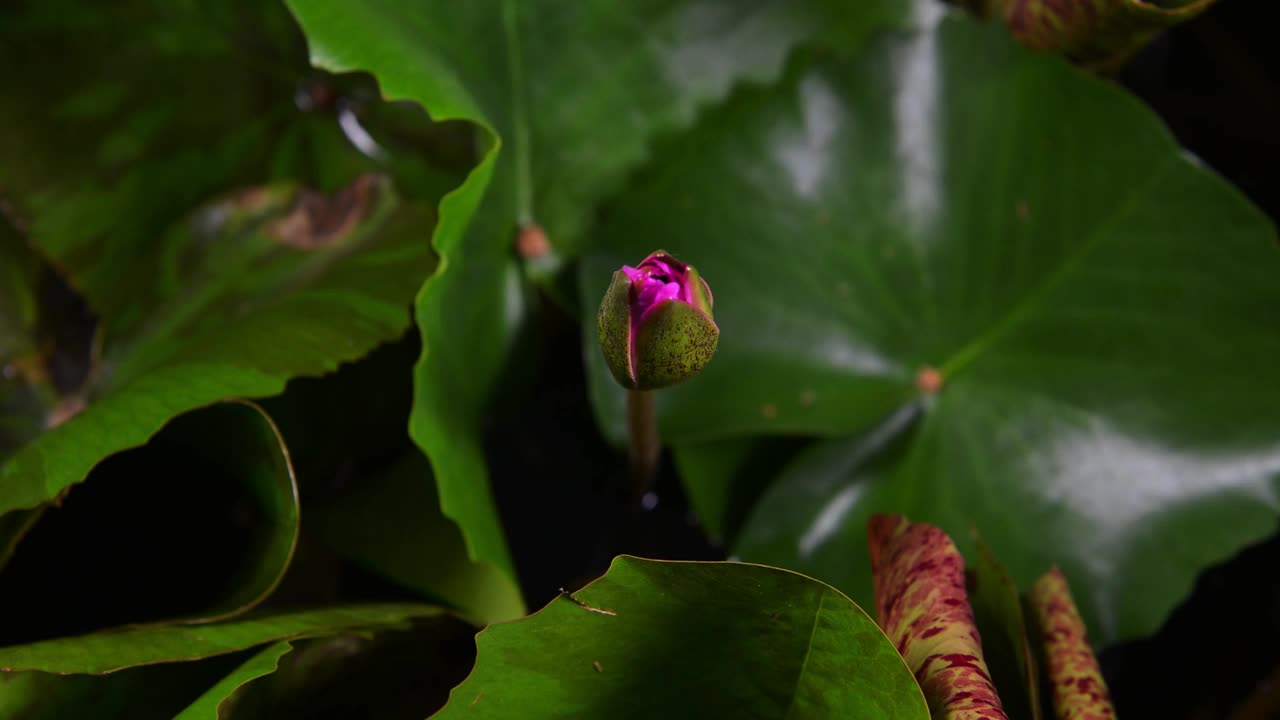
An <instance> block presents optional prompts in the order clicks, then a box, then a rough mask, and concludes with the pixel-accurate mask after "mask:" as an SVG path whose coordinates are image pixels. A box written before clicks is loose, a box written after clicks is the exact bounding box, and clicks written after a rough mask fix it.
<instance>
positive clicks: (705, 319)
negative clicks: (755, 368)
mask: <svg viewBox="0 0 1280 720" xmlns="http://www.w3.org/2000/svg"><path fill="white" fill-rule="evenodd" d="M614 282H615V284H616V283H617V280H616V279H615V281H614ZM696 287H702V283H701V279H700V278H699V283H698V286H696ZM609 293H610V294H612V293H613V290H612V288H611V289H610V291H609ZM606 297H607V296H606ZM707 298H708V305H709V304H710V299H709V298H710V294H709V293H708V295H707ZM719 342H720V328H719V327H717V326H716V324H715V322H714V321H713V320H712V319H711V317H710V316H709V314H707V313H704V312H702V311H701V310H699V309H697V308H695V307H694V306H692V305H689V304H688V303H685V302H681V301H680V300H667V301H665V302H663V303H660V304H658V305H656V306H654V307H652V308H650V309H649V311H648V312H646V313H645V316H644V320H643V321H642V322H641V323H640V327H639V329H638V330H637V331H636V338H635V358H636V382H635V389H638V390H656V389H658V388H663V387H667V386H668V385H675V384H676V383H679V382H684V381H685V380H688V379H689V378H691V377H693V376H694V375H696V374H698V371H700V370H702V368H704V367H706V365H707V363H709V362H711V357H712V356H713V355H715V354H716V345H717V344H719ZM605 356H606V358H607V357H608V352H607V351H606V354H605ZM614 375H615V376H616V375H617V372H616V371H615V373H614Z"/></svg>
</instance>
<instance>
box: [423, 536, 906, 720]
mask: <svg viewBox="0 0 1280 720" xmlns="http://www.w3.org/2000/svg"><path fill="white" fill-rule="evenodd" d="M477 645H478V648H479V658H478V660H477V664H476V668H475V670H474V671H473V672H472V674H471V676H470V677H468V678H467V680H466V681H465V682H463V684H462V685H460V686H458V687H457V688H455V689H454V691H453V694H452V695H451V700H450V703H449V705H447V706H446V707H445V709H444V710H443V711H441V712H440V713H439V714H438V715H437V716H436V717H440V718H452V717H459V716H466V717H487V718H506V717H511V718H515V717H527V716H528V714H529V713H530V712H533V713H535V714H540V715H546V716H549V717H584V716H590V717H618V718H633V717H634V718H640V717H654V716H655V714H674V715H676V716H681V717H754V718H784V717H867V718H874V717H886V718H888V717H895V718H925V717H927V716H928V711H927V709H926V707H925V704H924V698H923V696H922V695H921V694H920V690H919V688H918V687H917V686H916V684H915V680H914V679H913V678H912V677H911V673H910V672H909V671H908V670H907V668H906V666H905V665H904V664H903V662H902V658H901V657H900V656H899V655H898V654H897V651H896V650H894V649H893V646H892V645H890V644H889V642H888V640H887V639H886V638H885V637H884V634H883V633H881V632H880V630H879V628H877V627H876V626H875V623H874V622H873V621H872V620H871V618H869V617H868V616H867V615H866V614H865V613H864V612H862V611H861V610H860V609H859V608H858V607H857V606H856V605H854V604H853V603H851V602H850V601H849V600H848V599H847V598H845V597H843V596H842V595H840V594H839V593H838V592H835V591H834V590H832V589H831V588H829V587H827V586H825V585H822V584H821V583H816V582H814V581H812V580H809V579H808V578H805V577H803V576H801V575H796V574H794V573H790V572H787V571H784V570H779V569H776V568H767V567H761V566H753V565H744V564H739V563H679V562H657V561H650V560H641V559H638V558H630V557H625V556H624V557H620V558H618V559H616V560H615V561H614V563H613V566H612V568H611V569H610V571H609V572H608V573H607V574H606V575H605V576H604V577H603V578H601V579H599V580H597V581H595V582H594V583H592V584H591V585H589V586H587V587H586V588H584V589H583V590H581V591H579V592H578V593H576V594H575V596H574V598H573V599H570V598H565V597H561V598H560V599H558V600H556V601H554V602H553V603H551V604H550V605H548V606H547V607H546V608H544V609H543V610H542V611H540V612H538V613H536V614H535V615H533V616H531V617H530V618H527V619H525V620H521V621H517V622H514V623H509V624H504V625H495V626H492V627H490V628H488V629H487V630H485V631H484V632H482V633H481V634H480V635H479V636H478V638H477Z"/></svg>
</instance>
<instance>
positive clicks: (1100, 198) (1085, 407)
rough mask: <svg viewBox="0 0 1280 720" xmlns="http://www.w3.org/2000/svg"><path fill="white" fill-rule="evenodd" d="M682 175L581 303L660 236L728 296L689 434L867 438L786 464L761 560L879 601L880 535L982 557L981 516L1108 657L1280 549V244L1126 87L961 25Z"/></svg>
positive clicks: (921, 40)
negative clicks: (887, 529)
mask: <svg viewBox="0 0 1280 720" xmlns="http://www.w3.org/2000/svg"><path fill="white" fill-rule="evenodd" d="M922 78H924V79H922ZM926 79H927V81H926ZM1010 107H1015V108H1017V112H998V111H997V110H996V109H997V108H1010ZM662 156H663V157H665V158H670V160H669V161H666V162H661V163H658V164H657V165H656V166H655V167H654V168H653V169H652V170H651V171H649V172H646V173H645V174H644V175H643V176H642V177H641V178H639V179H638V181H637V184H636V187H635V188H634V189H633V191H632V192H630V193H629V194H628V195H627V197H626V198H624V199H620V200H619V201H618V202H616V203H613V204H611V205H610V206H609V207H608V208H607V209H606V211H605V213H604V216H605V218H606V219H605V221H604V223H603V228H602V232H601V235H602V237H605V238H608V241H607V243H606V244H605V246H604V247H602V249H601V250H600V252H598V253H596V254H593V255H592V256H590V257H589V258H587V260H586V262H584V269H583V272H582V274H581V276H580V277H581V279H582V288H583V295H582V298H583V302H584V303H585V302H586V300H587V299H588V298H591V297H593V296H596V295H597V293H599V292H602V291H603V288H602V286H601V283H602V282H604V281H605V280H604V279H605V278H607V275H601V272H602V271H603V270H604V269H605V268H609V267H612V266H613V265H615V264H616V263H618V262H620V261H621V260H622V259H623V258H626V257H629V256H633V255H635V254H636V253H642V252H644V248H645V247H647V243H648V238H650V237H652V236H653V235H654V234H655V233H659V232H661V233H665V237H666V240H665V244H666V245H667V246H668V247H670V248H672V249H673V251H675V250H677V249H678V250H679V252H681V253H682V256H685V257H688V258H690V259H691V260H693V261H695V262H697V263H698V265H699V267H700V269H701V270H703V271H704V272H705V274H706V275H707V277H708V278H710V280H711V282H713V283H714V286H715V289H716V320H717V323H718V324H719V325H720V328H721V339H720V347H719V350H718V351H717V357H716V361H715V362H714V363H712V364H711V365H710V366H708V368H707V370H706V371H705V372H704V373H703V374H702V375H701V376H700V377H698V378H696V379H695V380H693V381H691V382H690V383H687V384H685V385H683V386H681V387H678V388H673V389H671V390H670V391H669V392H668V393H666V397H665V398H664V401H663V402H662V403H660V404H659V411H660V424H661V426H662V429H663V433H664V436H665V437H666V439H667V440H669V441H671V442H673V443H675V444H677V445H679V444H687V443H695V442H703V441H708V440H712V439H715V438H717V437H736V436H742V435H751V434H760V433H772V434H794V433H813V434H820V435H827V436H832V437H839V436H842V435H845V436H847V435H849V434H850V433H856V434H858V435H855V436H850V437H846V438H845V439H837V440H832V441H831V442H830V443H829V444H828V445H826V446H823V447H820V448H815V449H814V450H813V451H811V452H810V453H808V454H807V455H806V456H805V457H802V458H800V459H798V460H797V461H796V464H795V465H794V466H793V467H792V468H791V469H790V470H789V471H785V472H784V473H783V475H782V477H781V478H779V480H778V481H777V483H776V484H775V486H774V487H773V488H772V489H771V491H770V492H768V493H767V494H766V495H765V496H764V497H763V498H762V500H761V501H760V503H759V505H758V507H757V511H756V512H755V513H754V514H753V516H752V518H750V519H749V520H748V521H747V524H746V527H745V529H744V531H743V534H742V537H741V539H740V540H739V542H738V545H737V547H735V548H734V550H735V552H736V553H737V554H738V555H739V556H741V557H743V558H745V559H749V560H753V561H760V562H767V563H770V564H776V565H781V566H786V567H792V568H796V569H798V570H804V571H806V572H811V573H813V574H815V575H816V576H818V577H820V578H822V579H825V580H829V581H831V582H833V583H835V584H836V585H837V586H838V587H841V588H842V589H844V590H846V591H848V592H849V593H850V595H851V596H852V597H854V598H856V599H860V600H864V601H865V600H867V599H868V598H870V596H871V594H870V582H869V580H868V577H869V576H868V574H867V571H868V567H867V565H866V563H865V561H864V560H862V559H861V557H862V548H863V547H864V544H863V543H864V541H863V539H862V530H861V529H862V528H863V527H864V526H865V523H866V521H867V519H868V518H869V517H870V515H871V514H873V513H875V512H901V513H906V514H909V515H911V516H912V517H913V518H915V519H918V520H919V521H921V522H929V523H932V524H936V525H938V526H939V527H941V528H943V529H944V530H946V531H947V532H948V533H950V534H952V535H953V536H955V537H957V538H959V539H960V542H959V544H960V546H961V549H962V551H968V550H969V549H970V546H969V545H968V543H967V540H966V534H967V531H968V528H969V527H970V525H971V524H976V525H977V526H979V527H981V528H982V530H983V533H984V536H985V537H986V539H987V540H988V541H989V542H990V543H991V545H992V547H993V548H994V549H995V551H996V552H998V553H999V555H1000V556H1001V557H1002V558H1004V559H1005V561H1006V563H1007V564H1008V566H1009V570H1010V572H1011V574H1012V576H1013V578H1014V580H1015V581H1016V582H1018V583H1019V584H1023V585H1025V584H1027V583H1029V582H1030V581H1031V580H1033V579H1034V578H1035V577H1037V576H1038V575H1039V573H1040V572H1042V571H1043V568H1045V567H1048V566H1049V565H1051V564H1054V563H1057V564H1059V565H1061V566H1062V567H1063V569H1064V571H1065V572H1067V573H1068V574H1069V575H1070V576H1071V577H1072V578H1073V580H1074V581H1075V582H1077V583H1079V584H1080V586H1081V587H1082V588H1085V590H1083V591H1082V592H1081V612H1082V614H1083V615H1084V616H1085V618H1086V622H1087V623H1088V625H1089V627H1090V628H1091V630H1092V631H1093V632H1094V633H1095V635H1094V637H1095V638H1097V639H1099V640H1100V641H1102V642H1103V643H1111V642H1115V641H1118V640H1121V639H1125V638H1133V637H1137V636H1141V635H1144V634H1147V633H1150V632H1152V631H1154V630H1155V629H1156V628H1157V627H1158V626H1159V624H1160V623H1161V622H1162V621H1163V620H1164V618H1165V616H1166V615H1167V614H1168V612H1169V611H1170V610H1171V609H1172V608H1173V607H1174V605H1175V604H1176V603H1177V602H1178V599H1179V598H1181V597H1182V596H1183V595H1184V594H1185V593H1186V592H1187V591H1188V590H1189V589H1190V587H1191V584H1192V581H1193V579H1194V577H1195V575H1196V573H1197V572H1199V571H1200V570H1201V569H1203V568H1204V567H1206V566H1208V565H1210V564H1212V563H1214V562H1218V561H1221V560H1222V559H1224V558H1226V557H1228V556H1229V555H1230V554H1231V553H1233V552H1235V551H1236V550H1238V549H1239V548H1240V547H1242V546H1243V545H1245V544H1247V543H1249V542H1251V541H1254V540H1257V539H1258V538H1260V537H1262V536H1264V535H1266V534H1267V533H1269V532H1271V531H1273V530H1274V527H1275V513H1276V510H1277V508H1280V447H1278V446H1277V445H1276V443H1275V437H1277V434H1278V433H1280V396H1278V395H1277V392H1276V386H1275V383H1274V382H1271V381H1270V380H1269V379H1268V378H1269V377H1270V376H1271V375H1272V374H1273V368H1274V367H1275V365H1276V362H1277V361H1280V332H1277V326H1276V324H1275V322H1274V317H1275V316H1276V313H1277V312H1278V311H1280V286H1278V285H1277V284H1276V283H1275V282H1274V278H1275V277H1277V275H1278V274H1280V252H1277V243H1276V236H1275V231H1274V228H1273V227H1271V225H1270V223H1269V222H1268V221H1267V220H1266V218H1265V217H1264V216H1263V215H1262V214H1261V213H1260V212H1259V211H1258V210H1257V209H1256V208H1254V207H1252V206H1251V205H1250V204H1249V203H1248V202H1247V201H1246V200H1245V199H1244V198H1243V197H1241V196H1240V194H1239V193H1237V192H1236V191H1235V190H1233V189H1232V188H1230V187H1229V186H1227V185H1226V184H1225V183H1223V182H1222V181H1221V180H1220V179H1219V178H1217V177H1215V176H1214V175H1213V174H1212V173H1211V172H1208V171H1206V170H1205V169H1204V168H1203V167H1201V166H1199V165H1198V164H1196V163H1195V162H1194V161H1191V160H1189V159H1188V158H1187V157H1185V155H1184V154H1183V153H1182V151H1181V150H1179V149H1178V148H1177V146H1176V144H1175V142H1174V139H1173V138H1172V136H1171V135H1170V134H1169V132H1168V131H1167V130H1166V129H1165V128H1164V127H1162V126H1161V125H1160V123H1159V122H1158V121H1157V120H1156V119H1155V118H1154V117H1152V115H1151V114H1150V113H1149V112H1148V111H1147V110H1146V109H1144V108H1142V107H1141V105H1140V104H1139V103H1137V102H1136V101H1135V100H1133V99H1132V98H1130V97H1128V96H1126V95H1125V94H1123V92H1121V91H1120V90H1118V89H1116V88H1114V87H1112V86H1109V85H1106V84H1103V83H1101V82H1099V81H1097V80H1095V79H1092V78H1090V77H1088V76H1086V75H1084V74H1083V73H1080V72H1079V71H1077V70H1075V69H1073V68H1071V67H1069V66H1067V65H1066V64H1065V63H1063V62H1062V61H1060V60H1057V59H1055V58H1051V57H1046V56H1042V55H1036V54H1034V53H1030V52H1028V51H1026V50H1024V49H1022V48H1020V47H1018V46H1017V45H1015V44H1014V43H1012V42H1011V41H1009V40H1008V39H1007V38H1005V37H1004V36H1003V35H1002V34H1001V33H1000V31H999V29H998V28H981V27H979V26H977V25H976V24H974V23H972V22H970V21H968V20H966V19H964V18H962V17H958V16H951V17H947V18H944V19H943V20H942V21H941V22H940V23H939V24H937V25H936V26H931V27H926V28H924V29H922V30H920V31H917V32H915V33H911V34H897V35H885V36H881V37H880V38H879V40H878V41H877V42H876V43H875V44H874V46H873V48H872V49H870V50H869V51H867V52H866V53H863V54H862V55H860V56H857V57H854V58H849V59H844V60H828V61H822V62H819V63H815V64H814V65H812V66H810V67H807V68H797V70H796V71H795V72H794V73H793V76H792V77H790V78H789V80H788V82H787V83H786V84H785V85H784V86H781V87H780V88H779V89H777V90H775V91H772V92H757V93H744V94H743V95H742V97H740V98H739V99H738V100H737V101H735V102H734V103H731V104H730V105H729V106H727V107H726V108H724V109H723V110H721V111H718V112H717V113H715V114H714V115H713V116H710V117H708V119H707V121H706V122H705V123H703V124H702V125H700V126H699V128H698V129H697V130H696V131H695V132H693V133H690V134H689V135H688V136H687V137H683V138H679V139H677V140H675V141H673V143H672V145H671V147H667V148H665V149H664V151H663V153H662ZM1049 169H1051V171H1050V170H1049ZM659 223H660V225H661V227H659ZM743 248H750V249H749V250H743ZM1268 318H1271V319H1268ZM583 321H584V323H585V322H586V321H587V318H586V317H585V316H584V318H583ZM588 358H589V359H592V360H594V361H595V362H594V365H593V366H592V368H591V371H592V386H593V399H594V401H595V403H596V409H597V414H598V417H600V418H601V419H602V424H604V425H605V426H606V427H608V426H609V423H608V422H604V421H605V420H608V419H610V418H612V417H613V416H614V414H615V412H616V409H615V403H616V402H617V400H618V398H617V394H616V393H615V392H613V391H612V389H610V388H609V385H610V384H611V382H612V381H611V380H610V379H609V378H608V376H607V373H606V372H605V371H604V369H603V368H602V367H601V365H602V363H600V362H599V361H598V359H596V358H594V357H593V356H592V355H591V354H588ZM928 369H940V370H941V379H942V384H941V387H940V388H938V389H936V392H935V391H934V390H930V389H929V388H927V383H923V382H919V381H918V378H920V377H922V375H921V373H922V371H926V370H928ZM913 408H915V409H914V410H913ZM912 412H918V413H919V417H918V418H917V419H916V420H915V421H912V422H902V423H896V425H895V422H896V421H895V420H894V418H899V417H902V413H912ZM890 426H894V427H890ZM880 435H885V437H882V438H881V439H880V440H877V441H876V442H872V443H870V447H866V444H867V443H866V442H864V441H865V440H866V439H867V438H869V437H875V436H880ZM1224 518H1230V521H1229V522H1224Z"/></svg>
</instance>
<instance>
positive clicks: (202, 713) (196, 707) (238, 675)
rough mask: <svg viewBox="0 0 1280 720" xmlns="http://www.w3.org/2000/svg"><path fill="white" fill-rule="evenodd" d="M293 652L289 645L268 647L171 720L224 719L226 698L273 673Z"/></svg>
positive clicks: (286, 643) (275, 644) (284, 643)
mask: <svg viewBox="0 0 1280 720" xmlns="http://www.w3.org/2000/svg"><path fill="white" fill-rule="evenodd" d="M292 649H293V646H292V645H290V644H289V643H288V642H278V643H273V644H271V645H268V646H267V647H265V648H263V649H262V650H260V651H258V652H257V653H255V654H254V655H253V656H251V657H250V658H249V659H248V660H245V661H244V662H243V663H242V664H240V665H239V666H237V667H236V669H235V670H232V671H231V672H230V673H229V674H228V675H226V676H225V677H223V678H222V679H221V680H219V681H218V682H217V683H216V684H215V685H214V686H213V687H211V688H209V689H208V690H206V691H205V692H204V693H203V694H202V695H201V696H200V697H198V698H196V700H195V702H193V703H191V704H190V705H188V706H187V707H186V709H184V710H183V711H182V712H181V713H179V714H177V715H175V716H174V718H173V720H220V718H222V717H225V716H224V715H223V713H222V708H223V704H224V703H225V702H226V700H227V698H228V697H230V696H231V695H232V694H233V693H235V692H236V690H238V689H239V688H241V687H243V686H244V685H245V684H247V683H250V682H253V681H254V680H256V679H257V678H260V677H262V676H264V675H270V674H271V673H273V672H275V671H276V667H277V666H278V665H279V664H280V658H282V657H284V656H285V655H287V654H288V653H289V651H290V650H292Z"/></svg>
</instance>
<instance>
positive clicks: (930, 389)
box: [916, 366, 942, 395]
mask: <svg viewBox="0 0 1280 720" xmlns="http://www.w3.org/2000/svg"><path fill="white" fill-rule="evenodd" d="M916 389H918V390H919V391H920V392H922V393H924V394H925V395H933V394H934V393H936V392H938V391H939V390H941V389H942V373H940V372H938V370H937V369H936V368H931V367H928V366H925V367H923V368H920V372H919V373H917V374H916Z"/></svg>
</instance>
